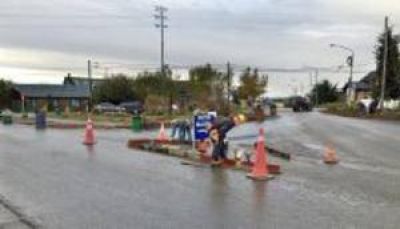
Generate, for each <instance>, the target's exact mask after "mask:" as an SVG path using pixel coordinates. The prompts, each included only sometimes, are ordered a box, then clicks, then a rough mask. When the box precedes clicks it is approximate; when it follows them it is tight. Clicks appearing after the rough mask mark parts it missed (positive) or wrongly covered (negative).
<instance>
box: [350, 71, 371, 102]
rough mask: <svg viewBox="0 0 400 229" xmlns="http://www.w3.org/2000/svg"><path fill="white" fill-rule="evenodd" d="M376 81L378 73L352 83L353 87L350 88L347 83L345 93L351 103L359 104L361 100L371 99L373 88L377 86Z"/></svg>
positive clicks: (369, 74)
mask: <svg viewBox="0 0 400 229" xmlns="http://www.w3.org/2000/svg"><path fill="white" fill-rule="evenodd" d="M376 80H377V74H376V71H371V72H370V73H368V74H367V75H366V76H364V77H363V78H362V79H361V80H360V81H353V82H351V87H349V83H346V84H345V85H344V87H343V93H346V96H347V97H348V99H349V100H350V101H356V102H358V101H360V100H361V99H365V98H371V97H372V91H373V86H374V85H375V84H376Z"/></svg>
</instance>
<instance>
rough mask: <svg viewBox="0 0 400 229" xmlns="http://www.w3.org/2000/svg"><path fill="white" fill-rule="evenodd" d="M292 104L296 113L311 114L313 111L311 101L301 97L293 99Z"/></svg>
mask: <svg viewBox="0 0 400 229" xmlns="http://www.w3.org/2000/svg"><path fill="white" fill-rule="evenodd" d="M291 104H292V109H293V111H294V112H309V111H312V109H313V107H312V104H311V102H310V100H308V99H307V98H305V97H301V96H296V97H293V98H292V101H291Z"/></svg>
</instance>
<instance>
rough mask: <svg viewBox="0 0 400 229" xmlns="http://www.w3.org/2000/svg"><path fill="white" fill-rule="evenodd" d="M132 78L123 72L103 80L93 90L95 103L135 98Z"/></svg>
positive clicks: (119, 101)
mask: <svg viewBox="0 0 400 229" xmlns="http://www.w3.org/2000/svg"><path fill="white" fill-rule="evenodd" d="M133 84H134V80H133V79H131V78H129V77H127V76H126V75H123V74H118V75H115V76H112V77H110V78H107V79H105V81H104V82H103V83H101V84H99V85H98V86H96V87H95V88H94V90H93V99H94V101H95V102H96V103H99V102H111V103H114V104H119V103H121V102H124V101H131V100H136V99H137V94H136V93H135V91H134V87H133Z"/></svg>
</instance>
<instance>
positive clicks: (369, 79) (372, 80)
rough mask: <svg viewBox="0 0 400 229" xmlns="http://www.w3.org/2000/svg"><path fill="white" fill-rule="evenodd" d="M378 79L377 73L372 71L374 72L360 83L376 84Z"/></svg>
mask: <svg viewBox="0 0 400 229" xmlns="http://www.w3.org/2000/svg"><path fill="white" fill-rule="evenodd" d="M376 78H377V74H376V71H372V72H370V73H368V74H367V75H366V76H364V78H362V79H361V80H360V82H364V83H367V84H373V83H375V81H376Z"/></svg>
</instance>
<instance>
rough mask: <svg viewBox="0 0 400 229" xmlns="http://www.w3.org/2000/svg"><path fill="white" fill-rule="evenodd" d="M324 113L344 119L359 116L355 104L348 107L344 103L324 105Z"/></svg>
mask: <svg viewBox="0 0 400 229" xmlns="http://www.w3.org/2000/svg"><path fill="white" fill-rule="evenodd" d="M325 108H326V110H325V112H327V113H332V114H337V115H342V116H346V117H357V116H358V115H359V109H358V106H357V105H356V104H355V103H352V104H350V105H347V104H344V103H338V102H337V103H329V104H326V105H325Z"/></svg>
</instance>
